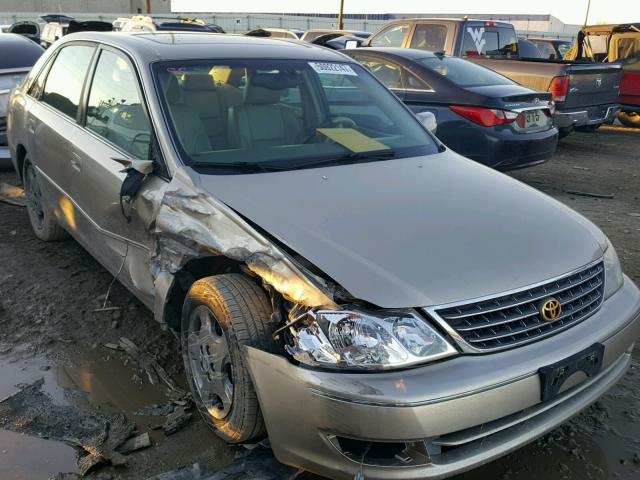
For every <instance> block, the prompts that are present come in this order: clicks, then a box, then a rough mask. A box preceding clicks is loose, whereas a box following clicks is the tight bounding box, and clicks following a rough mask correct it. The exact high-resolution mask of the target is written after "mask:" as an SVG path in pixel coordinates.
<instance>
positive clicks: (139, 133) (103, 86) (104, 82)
mask: <svg viewBox="0 0 640 480" xmlns="http://www.w3.org/2000/svg"><path fill="white" fill-rule="evenodd" d="M86 127H87V128H88V129H89V130H92V131H93V132H95V133H97V134H98V135H100V136H101V137H103V138H105V139H107V140H108V141H109V142H111V143H113V144H114V145H116V146H118V147H120V148H121V149H123V150H124V151H125V152H127V153H130V154H131V155H133V156H135V157H137V158H140V159H146V158H148V156H149V146H150V144H151V126H150V124H149V120H148V118H147V115H146V113H145V110H144V108H143V106H142V101H141V99H140V95H139V93H138V79H137V78H136V75H135V72H134V70H133V68H132V67H131V65H130V63H129V62H128V61H127V60H126V59H125V58H123V57H122V56H120V55H117V54H115V53H112V52H110V51H107V50H104V51H102V53H101V54H100V58H99V59H98V64H97V65H96V71H95V73H94V75H93V81H92V83H91V90H90V92H89V102H88V105H87V123H86Z"/></svg>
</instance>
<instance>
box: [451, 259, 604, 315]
mask: <svg viewBox="0 0 640 480" xmlns="http://www.w3.org/2000/svg"><path fill="white" fill-rule="evenodd" d="M603 272H604V267H602V266H601V265H600V270H599V271H597V272H595V273H592V274H590V275H589V276H588V277H587V278H583V279H581V280H580V282H579V283H582V282H586V281H588V280H591V279H592V278H594V277H595V276H597V275H599V274H601V273H603ZM542 288H544V287H538V289H542ZM533 290H537V289H533ZM563 290H566V286H565V287H557V288H555V289H551V290H549V291H544V292H543V293H541V294H539V295H537V296H536V297H532V296H531V293H530V292H529V291H525V292H520V293H518V294H516V295H523V294H524V295H529V296H528V298H526V299H523V300H518V301H514V302H512V303H510V304H508V305H499V304H496V305H495V306H494V307H489V308H486V309H481V310H478V311H474V312H466V313H462V311H461V313H459V314H453V315H448V316H447V319H448V320H458V319H461V318H465V317H467V316H468V315H470V314H474V315H481V314H486V313H493V312H496V311H500V310H502V309H503V308H510V307H517V306H519V305H525V304H527V303H529V302H535V301H537V300H542V299H543V298H546V297H551V296H553V295H556V294H557V293H559V292H562V291H563ZM489 302H490V301H489ZM483 303H484V302H483ZM457 308H458V309H462V308H478V307H477V306H474V304H471V305H465V306H464V307H457Z"/></svg>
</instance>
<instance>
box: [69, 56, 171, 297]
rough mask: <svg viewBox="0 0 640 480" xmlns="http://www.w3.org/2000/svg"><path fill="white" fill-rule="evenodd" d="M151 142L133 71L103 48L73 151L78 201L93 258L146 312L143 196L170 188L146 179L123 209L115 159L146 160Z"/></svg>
mask: <svg viewBox="0 0 640 480" xmlns="http://www.w3.org/2000/svg"><path fill="white" fill-rule="evenodd" d="M151 137H152V130H151V124H150V121H149V117H148V115H147V110H146V106H145V104H144V101H143V96H142V94H141V89H140V85H139V80H138V76H137V75H136V72H135V69H134V67H133V65H132V64H131V62H130V61H129V59H128V58H127V56H126V55H124V54H123V53H121V52H119V51H117V50H113V49H110V48H106V47H102V48H101V50H100V52H99V56H98V59H97V62H96V64H95V68H94V72H93V75H92V79H91V82H90V85H89V88H88V90H87V93H86V108H85V130H84V135H83V136H82V138H81V139H80V140H79V141H78V142H77V145H76V147H77V149H78V151H79V154H80V155H81V157H82V165H83V168H82V181H81V183H80V186H79V188H80V192H81V193H80V196H81V198H82V207H83V211H84V214H85V215H86V216H87V219H88V220H89V222H90V224H91V226H92V237H93V238H92V239H90V240H89V242H90V244H91V247H90V248H91V250H92V253H94V255H95V256H96V257H98V259H99V260H100V261H101V262H102V263H103V265H104V266H105V267H106V268H107V269H108V270H110V271H111V272H112V273H113V274H114V275H117V276H118V280H120V281H121V282H122V283H124V284H125V285H126V286H127V287H128V288H129V289H130V290H132V291H133V293H134V294H136V296H138V298H140V299H141V300H142V301H143V302H145V303H146V304H147V305H149V306H151V305H152V302H153V292H154V289H153V280H152V277H151V273H150V268H149V257H150V252H151V249H152V238H151V234H150V228H151V226H152V220H153V219H152V218H150V217H151V214H152V211H153V209H152V208H149V207H150V206H149V205H146V204H145V202H147V203H148V201H146V200H145V198H148V195H147V192H154V193H155V194H156V195H154V198H159V197H158V195H161V193H162V192H163V191H164V189H165V188H166V186H167V185H168V183H167V181H166V180H164V179H162V178H160V176H159V175H157V174H152V175H149V176H148V177H147V178H146V180H145V182H144V183H143V186H142V189H141V191H140V192H139V193H138V195H137V196H136V201H135V202H134V203H133V205H129V204H126V203H125V204H121V200H120V189H121V186H122V182H123V181H124V179H125V177H126V174H125V173H123V172H122V170H123V168H124V167H123V165H122V164H120V163H118V162H117V161H114V160H113V159H114V158H120V159H122V158H131V159H139V160H147V159H150V157H151V148H150V146H151V143H152V142H151ZM123 210H124V211H123Z"/></svg>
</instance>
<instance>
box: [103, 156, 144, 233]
mask: <svg viewBox="0 0 640 480" xmlns="http://www.w3.org/2000/svg"><path fill="white" fill-rule="evenodd" d="M111 160H113V161H114V162H117V163H119V164H120V165H122V166H123V167H124V169H123V170H121V171H122V172H124V173H126V174H127V176H126V177H125V179H124V181H123V182H122V186H121V187H120V210H121V211H122V215H123V216H124V218H126V219H127V223H129V222H131V215H128V214H127V213H125V208H124V204H125V203H128V204H131V202H132V201H133V199H134V198H135V196H136V194H137V193H138V191H140V188H141V187H142V182H144V179H145V178H147V175H149V174H150V173H152V172H153V160H134V159H130V158H116V157H114V158H112V159H111Z"/></svg>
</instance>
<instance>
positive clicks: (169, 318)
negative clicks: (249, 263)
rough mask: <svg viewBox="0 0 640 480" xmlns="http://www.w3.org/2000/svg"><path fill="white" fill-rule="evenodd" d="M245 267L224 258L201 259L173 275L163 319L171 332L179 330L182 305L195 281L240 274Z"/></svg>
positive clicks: (194, 260) (187, 264) (189, 262)
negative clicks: (221, 275)
mask: <svg viewBox="0 0 640 480" xmlns="http://www.w3.org/2000/svg"><path fill="white" fill-rule="evenodd" d="M245 269H246V267H245V265H244V264H243V263H241V262H237V261H235V260H231V259H230V258H227V257H224V256H217V257H203V258H194V259H193V260H189V261H188V262H187V263H186V264H185V265H184V266H183V267H182V269H180V271H178V272H177V273H176V274H175V275H174V280H173V285H171V288H170V289H169V293H168V295H167V302H166V304H165V310H164V318H165V319H166V322H167V325H168V326H169V328H172V329H173V330H176V331H178V330H180V318H181V315H182V304H183V303H184V299H185V297H186V295H187V292H188V291H189V288H190V287H191V285H192V284H193V282H195V281H196V280H199V279H201V278H204V277H210V276H211V275H220V274H222V273H241V272H243V271H245Z"/></svg>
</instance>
